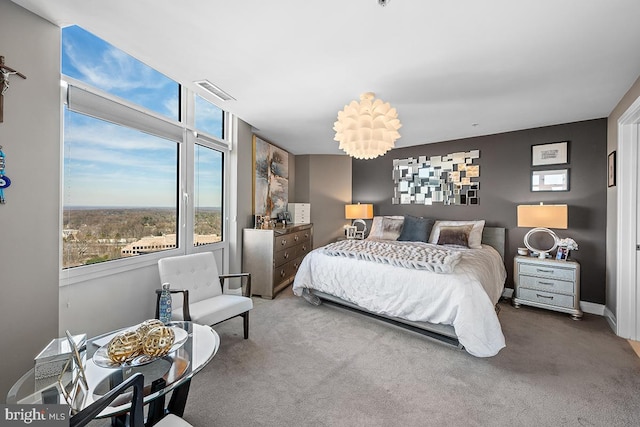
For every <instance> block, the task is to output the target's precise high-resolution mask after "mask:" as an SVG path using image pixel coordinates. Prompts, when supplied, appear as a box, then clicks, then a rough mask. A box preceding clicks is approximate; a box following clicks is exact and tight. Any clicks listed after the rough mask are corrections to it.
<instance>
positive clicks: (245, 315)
mask: <svg viewBox="0 0 640 427" xmlns="http://www.w3.org/2000/svg"><path fill="white" fill-rule="evenodd" d="M242 319H243V320H244V322H243V323H244V339H245V340H246V339H249V312H248V311H247V312H246V313H242Z"/></svg>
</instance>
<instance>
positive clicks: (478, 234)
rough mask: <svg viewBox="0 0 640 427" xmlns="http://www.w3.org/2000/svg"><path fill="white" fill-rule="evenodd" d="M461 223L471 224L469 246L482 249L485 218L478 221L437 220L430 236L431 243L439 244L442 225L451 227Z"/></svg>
mask: <svg viewBox="0 0 640 427" xmlns="http://www.w3.org/2000/svg"><path fill="white" fill-rule="evenodd" d="M460 225H471V226H473V227H472V228H471V232H470V233H469V247H470V248H471V249H480V248H481V247H482V230H483V229H484V219H482V220H478V221H436V223H435V224H434V226H433V230H432V231H431V237H429V243H433V244H438V238H439V237H440V228H441V227H451V226H454V227H455V226H460Z"/></svg>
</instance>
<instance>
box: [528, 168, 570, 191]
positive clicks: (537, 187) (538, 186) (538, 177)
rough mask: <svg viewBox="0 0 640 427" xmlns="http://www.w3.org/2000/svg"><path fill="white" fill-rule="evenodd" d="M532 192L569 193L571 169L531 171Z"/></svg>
mask: <svg viewBox="0 0 640 427" xmlns="http://www.w3.org/2000/svg"><path fill="white" fill-rule="evenodd" d="M531 191H569V169H557V170H541V171H531Z"/></svg>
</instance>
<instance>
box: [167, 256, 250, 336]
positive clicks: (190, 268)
mask: <svg viewBox="0 0 640 427" xmlns="http://www.w3.org/2000/svg"><path fill="white" fill-rule="evenodd" d="M158 270H159V271H160V280H161V283H169V284H170V292H171V293H172V294H177V293H181V294H182V298H180V297H179V296H177V295H172V301H171V306H172V311H171V318H172V320H185V321H192V322H195V323H199V324H202V325H215V324H216V323H220V322H224V321H225V320H228V319H231V318H233V317H237V316H242V318H243V319H244V338H245V339H247V338H249V310H251V309H252V308H253V301H252V300H251V274H250V273H236V274H224V275H220V274H218V265H217V264H216V260H215V258H214V256H213V253H212V252H202V253H198V254H191V255H181V256H176V257H170V258H163V259H161V260H159V261H158ZM230 278H240V280H241V291H240V292H238V294H231V293H229V292H228V289H225V287H224V284H225V280H226V279H230ZM160 292H161V290H160V289H158V290H156V294H157V301H156V318H158V315H159V306H160ZM240 293H241V294H240Z"/></svg>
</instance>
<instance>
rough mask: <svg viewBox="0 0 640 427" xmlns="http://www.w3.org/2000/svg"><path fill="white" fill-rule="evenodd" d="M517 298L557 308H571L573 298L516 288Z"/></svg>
mask: <svg viewBox="0 0 640 427" xmlns="http://www.w3.org/2000/svg"><path fill="white" fill-rule="evenodd" d="M517 297H518V298H520V299H524V300H528V301H533V302H538V303H541V304H549V305H555V306H558V307H565V308H573V296H571V295H561V294H554V293H551V292H544V291H537V290H533V289H523V288H518V296H517Z"/></svg>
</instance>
